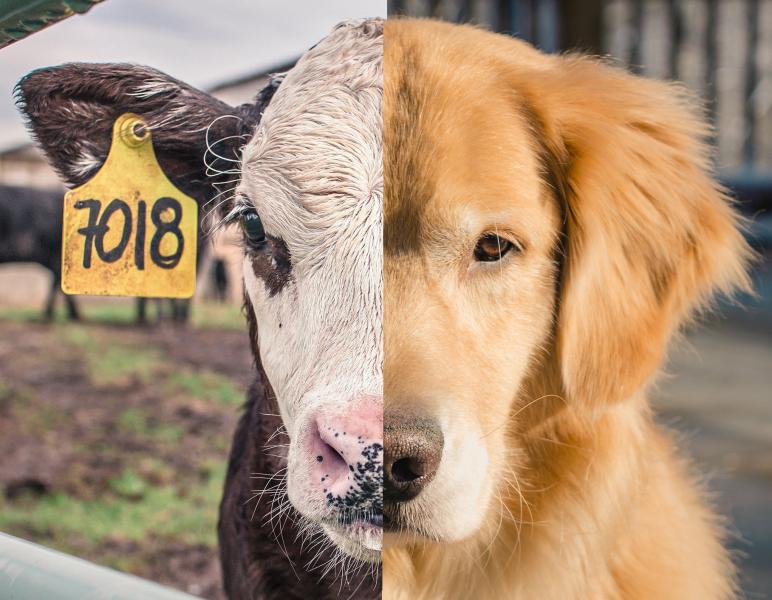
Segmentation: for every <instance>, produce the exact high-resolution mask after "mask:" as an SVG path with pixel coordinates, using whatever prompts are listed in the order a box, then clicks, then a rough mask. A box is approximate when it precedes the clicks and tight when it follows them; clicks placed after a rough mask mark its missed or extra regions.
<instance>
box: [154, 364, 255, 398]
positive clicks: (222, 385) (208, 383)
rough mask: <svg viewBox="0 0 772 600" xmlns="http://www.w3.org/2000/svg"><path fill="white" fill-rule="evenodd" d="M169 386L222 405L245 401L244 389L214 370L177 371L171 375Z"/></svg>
mask: <svg viewBox="0 0 772 600" xmlns="http://www.w3.org/2000/svg"><path fill="white" fill-rule="evenodd" d="M168 387H169V391H170V392H175V391H180V392H183V393H185V394H189V395H191V396H193V397H194V398H199V399H201V400H208V401H214V402H216V403H217V404H220V405H222V406H240V405H241V403H242V402H243V401H244V391H243V390H240V389H239V388H238V387H236V385H234V383H233V381H232V380H231V379H230V378H229V377H225V376H224V375H220V374H219V373H215V372H213V371H205V370H204V371H175V372H174V373H172V374H171V375H170V376H169V380H168Z"/></svg>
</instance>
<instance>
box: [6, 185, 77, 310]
mask: <svg viewBox="0 0 772 600" xmlns="http://www.w3.org/2000/svg"><path fill="white" fill-rule="evenodd" d="M63 196H64V192H63V191H57V190H38V189H34V188H26V187H18V186H9V185H0V263H12V262H31V263H37V264H39V265H42V266H44V267H45V268H46V269H48V270H49V271H51V274H52V276H53V277H52V281H51V289H50V291H49V293H48V300H47V301H46V307H45V316H46V318H47V319H52V318H53V316H54V305H55V303H56V296H57V295H58V293H59V291H60V283H61V279H62V209H63V203H62V198H63ZM63 295H64V300H65V303H66V305H67V314H68V316H69V318H70V319H79V318H80V313H79V311H78V306H77V304H76V303H75V298H73V297H72V296H68V295H66V294H63Z"/></svg>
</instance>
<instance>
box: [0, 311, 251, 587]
mask: <svg viewBox="0 0 772 600" xmlns="http://www.w3.org/2000/svg"><path fill="white" fill-rule="evenodd" d="M250 373H251V358H250V354H249V349H248V345H247V339H246V334H245V333H244V332H243V331H241V330H239V328H238V327H231V328H225V329H223V328H208V327H206V328H202V327H173V326H171V325H166V326H158V327H146V328H136V327H133V326H128V325H123V326H121V325H110V324H94V323H91V324H89V323H84V324H69V323H63V322H58V323H56V324H53V325H49V324H45V323H41V322H35V321H30V320H27V319H26V318H21V319H19V318H13V319H11V320H2V319H0V432H2V433H1V434H0V493H2V497H0V530H2V531H6V532H8V533H11V534H13V535H17V536H20V537H23V538H26V539H29V540H32V541H35V542H39V543H41V544H44V545H47V546H53V547H55V548H58V549H60V550H63V551H65V552H69V553H72V554H76V555H78V556H82V557H84V558H86V559H88V560H92V561H95V562H98V563H101V564H106V565H108V566H111V567H115V568H118V569H121V570H124V571H128V572H131V573H134V574H136V575H139V576H142V577H145V578H148V579H153V580H155V581H159V582H161V583H164V584H167V585H170V586H173V587H176V588H178V589H181V590H184V591H187V592H190V593H193V594H196V595H200V596H202V597H204V598H212V599H219V598H222V597H223V596H222V593H221V591H220V581H219V577H220V574H219V566H218V563H217V552H216V535H215V528H216V516H217V504H218V502H219V497H220V493H221V487H222V481H223V477H224V469H225V460H226V457H227V452H228V448H229V443H230V437H231V435H232V432H233V430H234V428H235V424H236V420H237V418H238V413H239V407H240V404H241V402H242V401H243V392H244V389H245V388H246V384H247V382H248V377H249V375H250Z"/></svg>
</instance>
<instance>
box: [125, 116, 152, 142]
mask: <svg viewBox="0 0 772 600" xmlns="http://www.w3.org/2000/svg"><path fill="white" fill-rule="evenodd" d="M120 136H121V140H123V142H124V143H125V144H126V145H127V146H130V147H132V148H137V147H139V146H141V145H142V144H144V143H145V142H146V141H147V140H148V138H149V137H150V128H149V127H148V126H147V123H145V121H143V120H142V119H141V118H140V117H137V116H132V117H129V118H125V119H124V120H123V123H121V128H120Z"/></svg>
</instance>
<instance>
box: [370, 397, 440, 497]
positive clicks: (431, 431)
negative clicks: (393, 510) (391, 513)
mask: <svg viewBox="0 0 772 600" xmlns="http://www.w3.org/2000/svg"><path fill="white" fill-rule="evenodd" d="M443 445H444V440H443V436H442V430H441V429H440V426H439V423H437V421H436V420H434V419H432V418H430V417H427V416H424V415H418V414H416V413H415V412H412V411H406V412H403V411H398V412H395V413H391V414H390V413H389V412H387V414H386V417H385V419H384V424H383V446H384V457H385V459H384V465H383V467H384V475H385V481H384V489H383V496H384V500H385V501H386V502H406V501H408V500H411V499H413V498H415V497H416V496H418V494H420V493H421V492H422V491H423V489H424V488H425V487H426V485H427V484H428V483H429V482H430V481H431V480H432V479H434V476H435V475H436V474H437V469H438V468H439V466H440V461H441V460H442V448H443Z"/></svg>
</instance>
